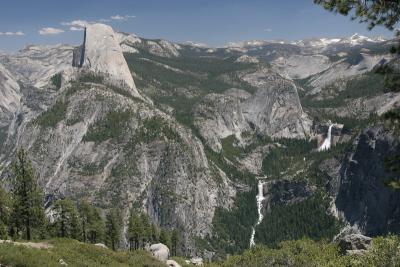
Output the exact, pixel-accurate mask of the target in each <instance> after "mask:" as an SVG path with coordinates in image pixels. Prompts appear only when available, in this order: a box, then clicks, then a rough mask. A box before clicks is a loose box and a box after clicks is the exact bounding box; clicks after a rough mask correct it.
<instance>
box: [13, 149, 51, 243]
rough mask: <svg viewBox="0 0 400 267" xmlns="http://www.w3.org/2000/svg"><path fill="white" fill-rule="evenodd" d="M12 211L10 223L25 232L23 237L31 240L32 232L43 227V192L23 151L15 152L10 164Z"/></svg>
mask: <svg viewBox="0 0 400 267" xmlns="http://www.w3.org/2000/svg"><path fill="white" fill-rule="evenodd" d="M12 172H13V180H12V184H13V190H12V193H13V198H14V201H13V211H12V221H13V223H14V225H15V227H16V228H17V232H18V230H24V231H25V237H26V239H28V240H31V239H32V234H33V230H40V228H41V227H43V226H44V225H45V214H44V208H43V192H42V190H41V188H40V187H39V185H38V181H37V177H36V174H35V173H34V170H33V167H32V163H31V161H30V160H29V159H28V155H27V153H26V151H25V150H24V149H20V150H19V151H18V152H17V158H16V160H15V161H14V162H13V164H12Z"/></svg>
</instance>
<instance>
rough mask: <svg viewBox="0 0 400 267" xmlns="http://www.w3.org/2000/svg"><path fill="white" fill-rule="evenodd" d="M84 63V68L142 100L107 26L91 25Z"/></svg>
mask: <svg viewBox="0 0 400 267" xmlns="http://www.w3.org/2000/svg"><path fill="white" fill-rule="evenodd" d="M85 40H86V41H85V51H84V62H83V65H82V67H83V68H86V69H88V70H90V71H93V72H95V73H102V74H106V75H108V76H109V78H110V79H111V80H112V81H114V83H117V84H119V85H121V86H122V87H125V86H127V87H128V88H129V92H130V93H131V94H132V95H133V96H135V97H139V98H141V96H140V94H139V92H138V91H137V89H136V86H135V83H134V81H133V78H132V75H131V72H130V70H129V67H128V64H127V63H126V61H125V58H124V56H123V54H122V49H121V46H120V43H119V42H118V39H117V38H116V36H115V33H114V31H113V29H112V28H111V27H110V26H108V25H105V24H91V25H89V26H88V27H87V28H86V39H85Z"/></svg>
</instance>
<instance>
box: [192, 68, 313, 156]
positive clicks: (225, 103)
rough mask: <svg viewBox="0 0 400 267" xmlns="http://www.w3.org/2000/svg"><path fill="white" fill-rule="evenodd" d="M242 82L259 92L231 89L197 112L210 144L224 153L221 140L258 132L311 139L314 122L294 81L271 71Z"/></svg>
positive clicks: (247, 76)
mask: <svg viewBox="0 0 400 267" xmlns="http://www.w3.org/2000/svg"><path fill="white" fill-rule="evenodd" d="M240 79H241V80H243V81H245V82H247V83H248V84H250V85H251V86H253V87H254V88H256V91H255V92H254V93H253V94H250V93H248V92H246V91H243V90H239V89H229V90H227V91H226V92H225V93H224V94H209V95H207V96H206V97H205V98H204V99H203V100H202V102H200V104H199V105H198V106H197V107H196V109H195V114H194V117H195V125H196V127H197V128H198V129H199V131H200V134H201V135H202V136H203V138H204V139H205V140H206V141H207V144H208V145H209V146H210V147H211V148H212V149H213V150H215V151H220V150H221V139H223V138H226V137H227V136H229V135H235V136H236V138H237V139H238V140H240V139H241V134H242V133H246V132H257V133H258V134H261V135H266V136H270V137H272V138H298V139H306V138H309V137H311V135H312V132H311V126H312V121H311V119H310V118H309V116H308V115H307V114H306V113H305V112H303V109H302V107H301V104H300V100H299V95H298V93H297V88H296V86H295V85H294V84H293V82H291V81H289V80H287V79H285V78H283V77H282V76H280V75H279V74H277V73H276V72H275V71H273V70H271V69H267V68H262V69H259V70H257V71H255V72H251V73H245V74H242V75H241V76H240Z"/></svg>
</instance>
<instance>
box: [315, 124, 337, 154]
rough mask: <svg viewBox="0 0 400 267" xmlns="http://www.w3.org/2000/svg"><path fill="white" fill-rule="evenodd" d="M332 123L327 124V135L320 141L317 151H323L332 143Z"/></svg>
mask: <svg viewBox="0 0 400 267" xmlns="http://www.w3.org/2000/svg"><path fill="white" fill-rule="evenodd" d="M333 125H334V124H331V125H329V129H328V135H327V136H326V139H325V140H324V142H323V143H322V145H321V146H320V147H319V148H318V151H325V150H329V149H330V148H331V145H332V127H333Z"/></svg>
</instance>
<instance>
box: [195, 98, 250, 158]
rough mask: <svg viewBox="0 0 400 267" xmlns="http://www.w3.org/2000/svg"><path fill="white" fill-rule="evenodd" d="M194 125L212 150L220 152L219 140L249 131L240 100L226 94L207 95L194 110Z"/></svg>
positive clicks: (238, 136) (238, 135)
mask: <svg viewBox="0 0 400 267" xmlns="http://www.w3.org/2000/svg"><path fill="white" fill-rule="evenodd" d="M194 116H195V122H194V124H195V125H196V127H197V128H198V129H199V132H200V134H201V135H202V136H203V137H204V139H205V140H206V141H207V145H209V146H210V147H211V148H212V149H213V150H215V151H220V150H221V148H222V146H221V142H220V140H221V139H223V138H226V137H228V136H230V135H236V136H237V138H238V139H240V134H241V133H242V132H244V131H249V130H250V127H249V126H248V124H247V122H246V120H245V118H244V116H243V113H242V106H241V99H240V98H238V97H235V96H231V95H228V94H209V95H207V96H206V97H205V98H204V99H203V100H202V102H201V103H200V104H199V105H198V106H197V107H196V109H195V115H194Z"/></svg>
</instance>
